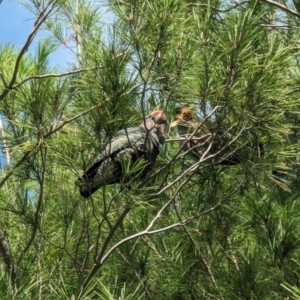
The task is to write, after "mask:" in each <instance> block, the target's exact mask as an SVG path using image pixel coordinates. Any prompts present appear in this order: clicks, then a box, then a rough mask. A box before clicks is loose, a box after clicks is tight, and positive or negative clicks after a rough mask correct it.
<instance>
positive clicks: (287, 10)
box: [259, 0, 300, 17]
mask: <svg viewBox="0 0 300 300" xmlns="http://www.w3.org/2000/svg"><path fill="white" fill-rule="evenodd" d="M259 1H261V2H265V3H268V4H271V5H273V6H276V7H278V8H280V9H282V10H283V11H285V12H286V13H288V14H290V15H293V16H295V17H300V14H299V13H298V12H296V11H294V10H292V9H290V8H288V7H286V6H285V5H283V4H281V3H278V2H275V1H272V0H259Z"/></svg>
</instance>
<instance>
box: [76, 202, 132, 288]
mask: <svg viewBox="0 0 300 300" xmlns="http://www.w3.org/2000/svg"><path fill="white" fill-rule="evenodd" d="M129 212H130V206H129V205H128V204H127V205H126V207H125V209H124V211H123V212H122V214H121V215H120V216H119V218H118V220H117V221H116V223H115V225H114V226H113V227H112V229H111V230H110V232H109V234H108V236H107V237H106V239H105V241H104V243H103V246H102V249H101V251H100V253H99V255H98V257H97V259H96V261H95V264H94V266H93V268H92V269H91V271H90V272H89V274H88V276H87V277H86V279H85V280H84V282H83V284H82V286H81V288H80V291H83V290H84V288H85V287H86V286H87V285H88V283H89V282H90V281H91V279H92V278H93V277H94V275H95V274H96V273H97V272H98V270H99V269H100V268H101V266H102V265H103V262H104V260H105V259H104V257H106V256H107V254H104V253H105V251H106V249H107V247H108V245H109V243H110V242H111V239H112V238H113V236H114V234H115V232H116V231H117V229H118V228H119V227H120V225H121V224H122V222H123V220H124V218H125V217H126V216H127V214H128V213H129ZM112 248H113V247H112ZM112 248H111V249H112ZM115 248H117V247H115ZM115 248H114V249H115ZM111 249H110V250H111ZM110 250H108V253H110Z"/></svg>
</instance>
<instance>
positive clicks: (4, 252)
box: [0, 230, 17, 281]
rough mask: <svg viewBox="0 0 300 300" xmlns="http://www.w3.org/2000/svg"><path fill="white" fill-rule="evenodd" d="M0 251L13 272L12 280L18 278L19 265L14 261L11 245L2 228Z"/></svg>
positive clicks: (11, 272)
mask: <svg viewBox="0 0 300 300" xmlns="http://www.w3.org/2000/svg"><path fill="white" fill-rule="evenodd" d="M0 253H1V254H2V256H3V260H4V263H5V265H6V267H7V269H8V271H9V272H10V274H11V278H12V280H13V281H15V280H16V279H17V266H16V265H15V263H14V260H13V257H12V254H11V252H10V248H9V245H8V243H7V241H6V240H5V237H4V233H3V231H2V230H0Z"/></svg>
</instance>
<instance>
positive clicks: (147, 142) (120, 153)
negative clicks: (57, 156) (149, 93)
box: [76, 110, 167, 198]
mask: <svg viewBox="0 0 300 300" xmlns="http://www.w3.org/2000/svg"><path fill="white" fill-rule="evenodd" d="M166 124H167V117H166V115H165V114H164V112H163V111H162V110H155V111H153V112H152V113H150V114H149V115H147V116H146V117H145V120H144V122H142V124H141V125H139V126H136V127H131V128H127V129H123V130H120V131H119V132H117V134H116V136H115V137H114V138H113V139H112V140H111V142H110V143H109V144H108V145H107V146H106V147H105V149H104V150H103V151H102V152H101V154H100V156H99V157H98V158H97V159H96V161H95V162H94V163H93V164H92V165H91V166H90V167H89V168H88V169H87V171H86V172H85V173H84V174H83V176H82V177H80V178H78V180H77V182H76V184H77V185H78V186H79V190H80V194H81V196H82V197H84V198H88V197H89V196H90V195H92V194H93V193H94V192H95V191H97V190H98V189H99V188H100V187H102V186H105V185H109V184H114V183H120V182H122V180H123V179H124V176H123V174H122V160H124V159H127V158H128V159H130V164H131V165H134V163H136V162H137V161H138V160H139V159H141V158H143V159H144V160H145V161H146V162H147V165H146V166H145V167H144V168H143V169H142V171H141V170H139V171H137V172H141V174H140V178H143V177H144V176H145V175H146V174H147V173H148V172H149V171H150V169H151V167H153V165H154V163H155V161H156V158H157V156H158V154H159V151H160V150H161V149H162V146H163V144H164V142H165V137H166V134H165V127H166Z"/></svg>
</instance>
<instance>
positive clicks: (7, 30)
mask: <svg viewBox="0 0 300 300" xmlns="http://www.w3.org/2000/svg"><path fill="white" fill-rule="evenodd" d="M0 20H1V21H0V43H1V44H8V43H9V44H12V45H15V46H16V47H17V48H21V47H22V46H23V44H24V43H25V41H26V38H27V36H28V34H29V33H30V31H31V28H32V26H33V23H34V21H35V18H34V16H33V15H32V14H31V13H30V12H29V11H28V10H27V9H26V8H24V6H22V5H21V4H20V3H18V2H17V1H13V0H2V3H1V4H0ZM42 38H43V34H42V33H40V34H38V35H37V36H36V37H35V39H34V41H33V43H32V45H31V47H30V48H29V51H30V52H33V53H34V52H35V50H34V49H35V47H36V45H37V42H38V41H39V40H40V39H42ZM69 59H72V55H71V53H70V51H68V50H67V48H66V47H64V46H62V47H60V48H59V49H58V50H57V51H56V52H55V53H53V54H52V56H51V63H52V64H53V65H56V66H59V67H61V68H63V67H65V66H66V61H67V60H69Z"/></svg>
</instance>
